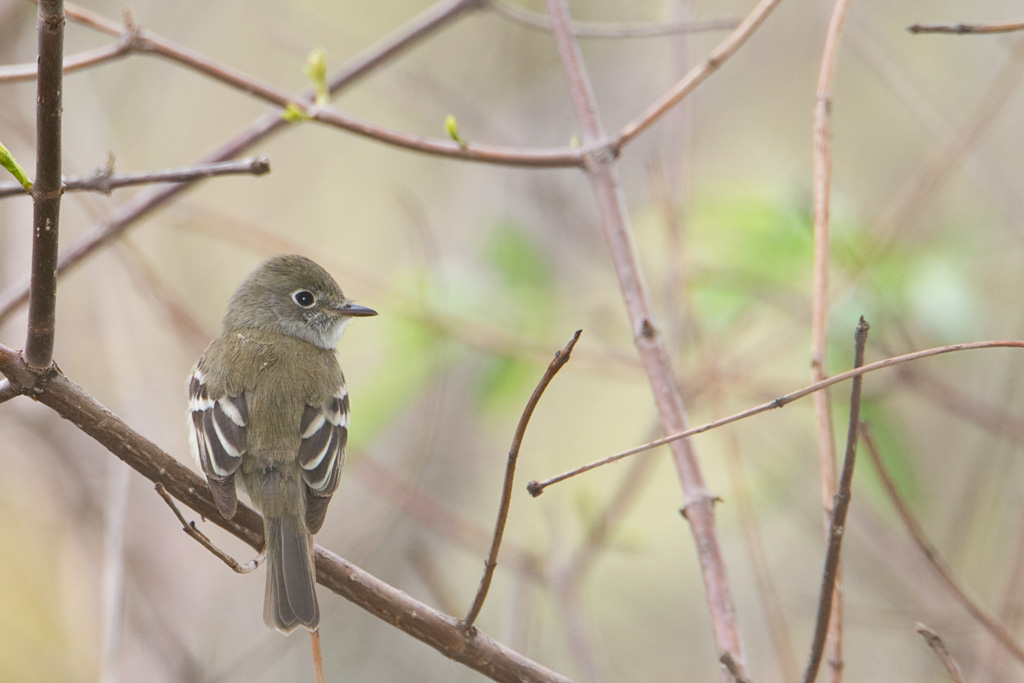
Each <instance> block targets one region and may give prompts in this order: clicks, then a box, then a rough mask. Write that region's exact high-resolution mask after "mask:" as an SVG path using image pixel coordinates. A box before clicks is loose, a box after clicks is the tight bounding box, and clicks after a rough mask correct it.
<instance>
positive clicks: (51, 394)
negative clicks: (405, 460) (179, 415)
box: [0, 345, 569, 683]
mask: <svg viewBox="0 0 1024 683" xmlns="http://www.w3.org/2000/svg"><path fill="white" fill-rule="evenodd" d="M0 372H2V373H3V374H4V375H6V376H7V378H8V379H9V380H10V382H11V384H12V385H13V386H15V387H16V388H17V389H18V390H19V391H20V392H21V393H24V394H26V395H28V396H30V397H32V398H33V399H35V400H36V401H39V402H40V403H43V404H44V405H46V406H48V407H50V408H52V409H53V410H54V411H55V412H56V413H57V414H58V415H60V416H61V417H63V418H64V419H66V420H70V421H71V422H72V423H74V424H75V425H77V426H78V427H79V429H81V430H82V431H83V432H85V433H86V434H88V435H89V436H90V437H92V438H93V439H95V440H96V441H98V442H99V443H100V444H101V445H103V446H104V447H105V448H107V449H108V450H109V451H110V452H111V453H113V454H114V455H116V456H117V457H119V458H120V459H121V460H123V461H124V462H125V463H126V464H128V465H129V466H130V467H132V468H133V469H135V470H136V471H137V472H139V473H140V474H142V475H143V476H144V477H146V478H147V479H149V480H150V481H152V482H154V483H158V484H162V485H163V486H164V487H165V488H166V489H167V491H168V493H170V494H171V495H172V496H174V498H176V499H178V500H179V501H181V502H182V503H184V504H185V505H187V506H188V507H190V508H192V509H193V510H194V511H196V512H197V513H199V514H200V515H202V516H203V517H205V518H207V519H208V520H210V521H211V522H213V523H214V524H216V525H217V526H220V527H221V528H223V529H226V530H227V531H228V532H230V533H231V534H233V535H234V536H236V537H238V538H239V539H241V540H242V541H244V542H245V543H247V544H249V545H250V546H252V547H253V548H255V549H260V548H262V547H263V522H262V520H261V519H260V517H259V515H258V514H256V512H255V511H253V510H252V509H250V508H248V507H246V506H244V505H239V506H238V511H237V512H236V514H235V516H234V517H233V518H232V519H230V520H225V519H224V518H222V517H221V516H220V514H219V513H218V512H217V510H216V507H215V506H214V504H213V499H212V498H211V496H210V493H209V490H208V489H207V487H206V483H205V482H204V481H203V480H202V479H201V478H200V477H199V476H198V475H197V474H195V473H194V472H192V471H191V470H189V469H188V468H186V467H185V466H183V465H182V464H181V463H179V462H178V461H177V460H175V459H174V458H172V457H171V456H170V455H168V454H167V453H165V452H164V451H162V450H160V449H159V448H158V447H157V446H156V445H154V444H153V443H152V442H151V441H149V440H147V439H146V438H145V437H143V436H142V435H140V434H138V433H137V432H135V431H134V430H133V429H132V428H131V427H129V426H128V425H127V424H126V423H125V422H123V421H122V420H121V419H120V418H118V417H117V416H116V415H114V414H113V413H112V412H110V411H109V410H107V409H106V408H105V407H104V406H102V405H100V404H99V403H98V402H96V400H95V399H93V398H92V397H91V396H90V395H89V394H87V393H86V392H85V391H84V390H83V389H82V388H81V387H79V386H78V385H77V384H75V383H74V382H72V381H71V380H70V379H68V378H67V377H66V376H64V375H63V374H61V373H60V372H59V371H58V370H57V369H56V368H55V367H53V366H51V367H49V368H47V369H44V370H42V371H37V370H35V369H33V368H32V367H30V366H29V365H28V364H27V363H26V362H25V360H24V359H23V358H22V357H21V355H20V354H19V353H18V352H16V351H14V350H12V349H9V348H6V347H4V346H2V345H0ZM316 571H317V581H318V582H319V583H320V584H322V585H324V586H326V587H327V588H329V589H330V590H332V591H334V592H335V593H337V594H338V595H340V596H342V597H344V598H345V599H347V600H350V601H352V602H354V603H355V604H357V605H359V606H360V607H362V608H363V609H365V610H366V611H368V612H370V613H371V614H373V615H374V616H376V617H378V618H379V619H381V620H383V621H386V622H387V623H389V624H391V625H393V626H395V627H397V628H399V629H401V630H402V631H404V632H406V633H408V634H409V635H411V636H413V637H415V638H417V639H419V640H421V641H423V642H424V643H426V644H427V645H430V646H431V647H433V648H435V649H437V650H438V651H439V652H441V653H442V654H444V655H445V656H446V657H450V658H451V659H453V660H455V661H457V662H460V663H462V664H464V665H466V666H468V667H470V668H472V669H475V670H476V671H479V672H481V673H483V674H484V675H486V676H488V677H490V678H492V679H493V680H496V681H507V682H508V683H518V682H520V681H534V682H538V683H541V682H544V683H568V681H569V679H568V678H566V677H564V676H562V675H560V674H558V673H556V672H554V671H551V670H550V669H547V668H545V667H543V666H541V665H540V664H538V663H536V662H534V661H532V660H530V659H528V658H526V657H524V656H523V655H521V654H519V653H518V652H515V651H513V650H510V649H509V648H507V647H505V646H504V645H502V644H501V643H498V642H497V641H495V640H493V639H492V638H490V637H489V636H487V635H486V634H484V633H482V632H481V631H478V630H474V631H473V632H472V633H467V632H465V631H464V630H463V629H462V628H461V622H460V620H459V619H457V618H456V617H452V616H448V615H446V614H443V613H441V612H439V611H437V610H435V609H433V608H432V607H430V606H429V605H426V604H424V603H422V602H419V601H418V600H416V599H414V598H412V597H410V596H408V595H407V594H405V593H404V592H403V591H400V590H398V589H397V588H394V587H392V586H390V585H388V584H386V583H384V582H383V581H381V580H380V579H378V578H376V577H375V576H373V575H371V574H369V573H367V572H365V571H363V570H362V569H359V568H358V567H356V566H355V565H352V564H350V563H349V562H346V561H345V560H344V559H342V558H341V557H338V556H337V555H335V554H333V553H331V552H329V551H327V550H324V549H323V548H320V547H319V546H318V547H317V549H316Z"/></svg>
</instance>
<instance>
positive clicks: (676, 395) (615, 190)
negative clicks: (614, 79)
mask: <svg viewBox="0 0 1024 683" xmlns="http://www.w3.org/2000/svg"><path fill="white" fill-rule="evenodd" d="M547 6H548V14H549V16H550V17H551V24H552V28H553V31H554V36H555V42H556V44H557V46H558V52H559V55H560V56H561V60H562V68H563V70H564V72H565V75H566V79H567V80H568V85H569V93H570V96H571V98H572V103H573V106H574V108H575V110H576V116H577V119H578V120H579V123H580V127H581V129H582V134H583V135H582V137H583V147H584V149H585V150H587V151H586V154H585V160H584V169H585V171H586V173H587V178H588V179H589V181H590V186H591V189H592V190H593V192H594V197H595V199H596V202H597V208H598V212H599V214H600V216H601V223H602V227H603V228H604V233H605V239H606V241H607V242H608V246H609V251H610V252H611V256H612V260H613V262H614V267H615V273H616V275H617V276H618V280H619V288H620V290H621V292H622V297H623V299H624V301H625V305H626V310H627V312H628V314H629V319H630V323H631V325H632V331H633V340H634V343H635V344H636V348H637V351H638V353H639V356H640V361H641V364H642V365H643V367H644V371H645V372H646V374H647V378H648V382H649V383H650V385H651V390H652V392H653V393H654V399H655V402H656V403H657V406H658V412H659V413H660V416H661V422H662V426H663V427H664V429H665V431H666V432H668V433H673V432H677V431H683V430H685V429H686V427H687V417H686V409H685V406H684V404H683V399H682V396H681V394H680V391H679V387H678V385H677V383H676V377H675V373H674V372H673V370H672V364H671V362H670V360H669V357H668V352H667V351H666V349H665V343H664V339H663V337H662V335H661V333H660V332H659V330H658V328H657V325H656V324H655V317H654V311H653V307H652V305H651V300H650V296H649V293H648V288H647V284H646V282H645V280H644V274H643V270H642V268H641V266H640V261H639V258H638V256H637V252H636V246H635V245H634V243H633V233H632V230H631V228H630V225H629V219H628V218H627V215H626V204H625V198H624V197H623V195H622V189H621V187H620V185H619V180H618V173H617V168H616V165H615V158H614V154H613V151H612V149H611V148H610V146H609V145H608V142H607V139H606V136H605V132H604V129H603V127H602V125H601V121H600V115H599V113H598V109H597V102H596V99H595V97H594V93H593V91H592V89H591V87H590V82H589V80H588V78H587V74H586V70H585V68H584V66H583V60H582V57H581V55H580V51H579V45H578V43H577V42H576V39H575V37H574V36H573V33H572V26H571V20H570V17H569V10H568V7H567V4H566V2H565V0H548V1H547ZM670 447H671V449H672V456H673V461H674V462H675V465H676V469H677V471H678V474H679V478H680V481H681V482H682V487H683V493H684V497H685V502H684V507H683V514H684V516H685V517H686V519H687V520H688V521H689V522H690V528H691V530H692V532H693V535H694V538H695V540H696V543H697V548H698V556H699V558H700V565H701V571H702V574H703V578H704V586H705V590H706V594H707V600H708V607H709V611H710V613H711V622H712V628H713V630H714V636H715V642H716V644H717V646H718V649H719V651H720V654H722V653H726V652H729V653H732V656H733V659H734V660H735V661H736V662H738V663H740V664H742V662H743V648H742V643H741V640H740V636H739V630H738V628H737V625H736V609H735V605H734V602H733V597H732V590H731V587H730V585H729V579H728V573H727V571H726V567H725V560H724V558H723V557H722V552H721V547H720V546H719V542H718V536H717V533H716V531H715V514H714V501H715V497H714V495H713V494H712V493H711V491H710V490H709V489H708V486H707V484H706V483H705V481H704V475H703V473H702V472H701V468H700V464H699V463H698V461H697V454H696V452H695V451H694V450H693V446H692V444H691V443H690V441H688V440H679V441H673V442H672V444H671V446H670ZM727 678H729V674H728V672H726V671H725V670H724V669H723V679H727Z"/></svg>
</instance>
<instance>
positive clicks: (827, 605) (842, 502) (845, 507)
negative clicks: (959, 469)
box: [802, 317, 869, 683]
mask: <svg viewBox="0 0 1024 683" xmlns="http://www.w3.org/2000/svg"><path fill="white" fill-rule="evenodd" d="M868 329H869V328H868V324H867V322H866V321H865V320H864V318H863V317H861V319H860V322H859V323H858V324H857V331H856V332H855V333H854V339H855V345H854V354H853V366H854V367H855V368H858V367H861V366H862V365H864V347H865V346H866V344H867V341H868ZM863 383H864V377H863V376H862V375H857V376H856V377H854V378H853V386H852V387H851V388H850V424H849V428H848V429H847V432H846V455H845V456H844V458H843V472H842V474H841V475H840V476H839V488H838V489H837V490H836V495H835V498H834V500H833V501H832V521H831V524H830V525H829V533H828V550H827V551H826V553H825V569H824V571H823V572H822V576H821V595H820V596H819V598H818V617H817V619H816V623H815V627H814V638H813V640H812V642H811V654H810V656H809V657H808V660H807V668H806V669H804V676H803V679H802V680H803V683H813V681H814V679H815V678H817V676H818V667H819V666H820V664H821V657H822V654H824V652H825V640H826V639H827V638H828V636H829V633H830V629H829V621H830V618H831V616H832V600H833V594H834V591H835V587H836V581H837V579H838V577H839V562H840V559H841V558H842V550H843V532H844V531H845V530H846V513H847V512H848V511H849V509H850V500H851V498H852V492H851V488H852V486H853V468H854V464H855V463H856V461H857V435H858V431H859V428H860V390H861V385H862V384H863Z"/></svg>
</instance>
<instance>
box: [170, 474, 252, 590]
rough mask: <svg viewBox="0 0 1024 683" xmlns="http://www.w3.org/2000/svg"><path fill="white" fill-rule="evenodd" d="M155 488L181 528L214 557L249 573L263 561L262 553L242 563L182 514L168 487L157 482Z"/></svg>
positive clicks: (232, 567) (235, 569)
mask: <svg viewBox="0 0 1024 683" xmlns="http://www.w3.org/2000/svg"><path fill="white" fill-rule="evenodd" d="M155 488H156V492H157V493H158V494H160V497H161V498H163V499H164V502H165V503H167V505H168V506H170V508H171V510H173V511H174V516H175V517H177V518H178V521H179V522H181V530H182V531H184V532H185V533H186V534H188V535H189V536H191V537H192V538H193V539H195V540H196V541H197V542H198V543H199V545H201V546H203V547H204V548H206V549H207V550H209V551H210V552H211V553H212V554H213V555H214V557H216V558H217V559H219V560H220V561H221V562H223V563H224V564H226V565H227V566H229V567H231V570H232V571H234V572H235V573H236V574H248V573H250V572H252V571H254V570H255V569H256V568H258V567H259V566H260V564H262V563H263V559H264V558H263V556H262V555H260V556H258V557H256V558H255V559H253V560H250V561H248V562H246V563H245V564H242V563H241V562H239V561H238V560H236V559H235V558H233V557H231V556H230V555H228V554H227V553H226V552H224V551H223V550H221V549H220V548H218V547H217V546H216V545H214V543H213V541H211V540H210V537H209V536H207V535H206V534H204V533H203V532H202V531H200V530H199V528H198V527H197V526H196V523H195V522H190V521H188V520H186V519H185V516H184V515H183V514H181V511H180V510H179V509H178V506H177V504H175V502H174V499H173V498H171V494H170V493H168V492H167V487H165V486H164V485H163V484H161V483H159V482H157V484H156V487H155Z"/></svg>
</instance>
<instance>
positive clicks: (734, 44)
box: [610, 0, 779, 152]
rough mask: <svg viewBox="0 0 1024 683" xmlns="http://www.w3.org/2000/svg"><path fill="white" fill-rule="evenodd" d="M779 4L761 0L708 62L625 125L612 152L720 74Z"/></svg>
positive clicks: (715, 50) (703, 63)
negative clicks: (711, 76) (712, 77)
mask: <svg viewBox="0 0 1024 683" xmlns="http://www.w3.org/2000/svg"><path fill="white" fill-rule="evenodd" d="M778 4H779V0H761V1H760V2H758V3H757V5H755V6H754V9H752V10H751V11H750V14H748V15H747V16H746V18H745V19H744V20H743V21H742V22H740V25H739V26H737V27H736V29H735V30H734V31H733V32H732V33H730V34H729V35H728V36H727V37H726V39H725V40H723V41H722V42H721V43H719V45H718V47H716V48H715V49H714V51H713V52H712V53H711V54H710V55H708V57H707V59H705V60H704V61H703V62H702V63H701V64H698V65H697V66H695V67H693V68H692V69H690V72H689V73H687V74H686V75H685V76H684V77H683V78H682V79H681V80H680V81H679V82H678V83H676V84H675V85H674V86H672V87H671V88H670V89H669V90H668V92H666V93H665V94H664V95H662V96H661V97H659V98H658V99H657V100H656V101H655V102H654V103H653V104H651V106H649V107H648V108H647V109H645V110H644V111H643V112H641V113H640V114H639V115H638V116H637V117H636V118H634V119H633V120H632V121H630V122H629V123H627V124H626V125H625V126H623V127H622V128H621V129H620V130H619V132H618V133H616V135H615V138H614V139H613V140H612V141H611V143H610V147H611V149H612V150H615V151H616V152H618V151H621V150H622V148H623V147H625V146H626V145H627V144H629V141H630V140H632V139H633V138H635V137H636V136H637V135H639V134H640V133H642V132H643V131H644V130H646V129H647V128H648V127H649V126H650V125H651V124H652V123H654V122H655V121H657V120H658V119H659V118H661V117H662V116H663V115H664V114H665V112H667V111H668V110H669V109H671V108H672V107H674V106H675V105H676V104H677V103H678V102H679V101H680V100H681V99H683V98H684V97H686V96H687V95H689V94H690V93H691V92H693V90H694V88H696V87H697V86H698V85H700V84H701V83H703V82H704V81H705V80H706V79H707V77H708V76H710V75H711V74H713V73H714V72H715V71H717V70H718V67H720V66H722V64H723V63H724V62H725V61H726V60H727V59H729V58H730V57H732V56H733V54H735V53H736V50H738V49H740V46H742V45H743V43H745V42H747V38H749V37H750V36H752V35H753V34H754V31H756V30H757V28H758V27H759V26H760V25H761V23H762V22H763V21H764V20H765V19H766V18H767V17H768V14H769V13H770V12H771V11H772V10H773V9H775V6H776V5H778Z"/></svg>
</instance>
